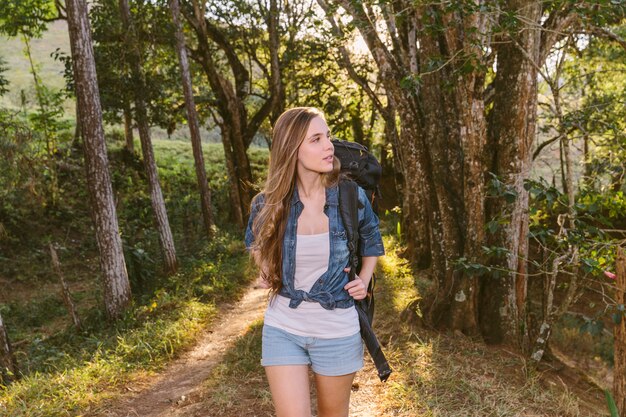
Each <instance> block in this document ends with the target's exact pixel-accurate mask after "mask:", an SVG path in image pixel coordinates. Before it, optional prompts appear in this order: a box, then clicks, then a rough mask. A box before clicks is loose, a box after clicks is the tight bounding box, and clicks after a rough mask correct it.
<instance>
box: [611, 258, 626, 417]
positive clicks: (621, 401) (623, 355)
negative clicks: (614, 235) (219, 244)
mask: <svg viewBox="0 0 626 417" xmlns="http://www.w3.org/2000/svg"><path fill="white" fill-rule="evenodd" d="M615 286H616V294H615V304H617V305H618V306H620V305H621V306H622V311H621V312H619V311H618V314H620V321H619V323H617V324H615V327H614V331H613V334H614V342H613V343H614V353H613V358H614V363H615V367H614V369H613V394H614V395H615V404H616V405H617V409H618V410H619V415H620V416H626V314H625V313H624V306H625V305H626V255H625V254H624V250H623V249H622V248H620V249H619V250H618V252H617V275H616V282H615Z"/></svg>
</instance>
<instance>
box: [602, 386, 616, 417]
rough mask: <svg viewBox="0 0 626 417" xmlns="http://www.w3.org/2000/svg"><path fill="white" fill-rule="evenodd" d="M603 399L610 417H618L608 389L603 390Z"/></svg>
mask: <svg viewBox="0 0 626 417" xmlns="http://www.w3.org/2000/svg"><path fill="white" fill-rule="evenodd" d="M604 397H605V398H606V404H607V406H608V408H609V412H610V413H611V417H619V411H618V410H617V405H615V400H614V399H613V396H612V395H611V393H610V392H609V390H608V389H605V390H604Z"/></svg>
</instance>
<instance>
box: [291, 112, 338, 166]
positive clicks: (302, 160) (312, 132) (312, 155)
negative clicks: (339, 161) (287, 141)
mask: <svg viewBox="0 0 626 417" xmlns="http://www.w3.org/2000/svg"><path fill="white" fill-rule="evenodd" d="M334 151H335V148H334V146H333V144H332V142H331V141H330V130H328V126H327V125H326V122H325V121H324V119H322V118H321V117H315V118H313V119H312V120H311V123H310V124H309V129H308V130H307V132H306V136H305V137H304V141H303V142H302V144H301V145H300V147H299V148H298V169H299V170H300V169H302V168H304V169H305V170H308V171H314V172H319V173H324V172H330V171H332V170H333V155H334Z"/></svg>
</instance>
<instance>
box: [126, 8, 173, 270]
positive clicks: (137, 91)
mask: <svg viewBox="0 0 626 417" xmlns="http://www.w3.org/2000/svg"><path fill="white" fill-rule="evenodd" d="M119 6H120V14H121V18H122V25H123V27H124V31H125V32H126V39H125V42H126V45H127V49H128V51H129V64H130V67H131V72H132V77H133V87H134V96H135V114H136V119H137V126H138V128H139V140H140V142H141V152H142V154H143V161H144V166H145V169H146V175H147V177H148V187H149V188H150V201H151V202H152V210H153V211H154V215H155V219H156V225H157V230H158V233H159V242H160V243H161V250H162V251H163V256H164V259H165V267H166V269H167V272H168V273H169V274H174V273H175V272H176V270H177V269H178V261H177V259H176V248H175V246H174V238H173V236H172V230H171V228H170V224H169V220H168V217H167V210H166V208H165V200H164V199H163V192H162V190H161V184H160V182H159V174H158V171H157V166H156V160H155V158H154V150H153V148H152V141H151V139H150V127H149V122H148V111H147V108H146V100H145V94H144V92H145V91H146V88H145V84H146V83H145V79H144V74H143V71H142V70H141V53H140V51H139V39H138V38H137V36H136V32H135V27H134V24H133V21H132V17H131V14H130V8H129V6H128V0H119Z"/></svg>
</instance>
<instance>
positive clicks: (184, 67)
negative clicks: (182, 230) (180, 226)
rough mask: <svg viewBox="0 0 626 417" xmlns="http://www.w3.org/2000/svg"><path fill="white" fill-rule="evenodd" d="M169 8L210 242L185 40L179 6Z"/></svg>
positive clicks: (207, 201) (175, 1)
mask: <svg viewBox="0 0 626 417" xmlns="http://www.w3.org/2000/svg"><path fill="white" fill-rule="evenodd" d="M170 8H171V11H172V20H173V22H174V29H175V31H176V49H177V51H178V59H179V61H180V75H181V79H182V83H183V92H184V95H185V107H186V108H187V122H188V124H189V133H190V135H191V147H192V149H193V159H194V163H195V167H196V179H197V181H198V188H199V189H200V206H201V207H202V219H203V220H204V228H205V232H206V236H207V238H208V239H209V240H210V239H211V238H212V236H213V229H212V226H213V211H212V210H211V191H210V190H209V185H208V181H207V176H206V170H205V168H204V156H203V154H202V138H201V137H200V123H199V121H198V113H197V111H196V104H195V101H194V98H193V87H192V84H191V74H190V72H189V61H188V59H187V48H186V46H185V38H184V35H183V30H182V25H181V22H180V4H179V2H178V0H170Z"/></svg>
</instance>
